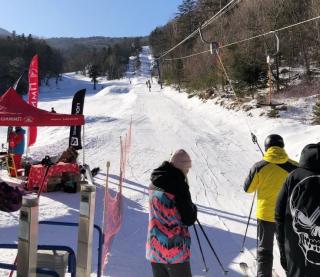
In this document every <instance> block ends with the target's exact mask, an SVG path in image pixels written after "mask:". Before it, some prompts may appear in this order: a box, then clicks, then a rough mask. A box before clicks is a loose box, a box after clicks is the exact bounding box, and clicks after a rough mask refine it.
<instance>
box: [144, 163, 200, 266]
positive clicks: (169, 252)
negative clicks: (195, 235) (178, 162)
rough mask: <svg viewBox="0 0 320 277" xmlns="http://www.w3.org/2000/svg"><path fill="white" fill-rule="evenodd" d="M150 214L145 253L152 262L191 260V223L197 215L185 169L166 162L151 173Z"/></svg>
mask: <svg viewBox="0 0 320 277" xmlns="http://www.w3.org/2000/svg"><path fill="white" fill-rule="evenodd" d="M151 181H152V184H151V185H150V188H149V199H150V202H149V203H150V214H149V226H148V238H147V247H146V250H147V251H146V257H147V259H148V260H149V261H150V262H153V263H164V264H176V263H184V262H187V261H189V258H190V245H191V239H190V234H189V231H188V227H187V226H188V225H192V224H193V223H194V222H195V220H196V218H197V209H196V206H195V205H194V204H193V203H192V201H191V196H190V192H189V186H188V184H187V182H186V177H185V176H184V175H183V173H182V172H181V171H180V170H179V169H176V168H175V167H174V166H172V165H171V164H170V163H169V162H164V163H163V164H162V165H161V166H160V167H159V168H157V169H155V170H154V171H153V173H152V175H151Z"/></svg>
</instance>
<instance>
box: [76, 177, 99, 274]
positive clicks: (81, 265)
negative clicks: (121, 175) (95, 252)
mask: <svg viewBox="0 0 320 277" xmlns="http://www.w3.org/2000/svg"><path fill="white" fill-rule="evenodd" d="M95 197H96V187H95V186H93V185H88V183H85V184H83V185H82V186H81V192H80V220H79V231H78V247H77V277H89V276H90V274H91V266H92V240H93V228H94V227H93V224H94V210H95Z"/></svg>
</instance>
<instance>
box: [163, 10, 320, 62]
mask: <svg viewBox="0 0 320 277" xmlns="http://www.w3.org/2000/svg"><path fill="white" fill-rule="evenodd" d="M317 19H320V15H319V16H316V17H313V18H310V19H307V20H304V21H300V22H298V23H295V24H292V25H288V26H285V27H282V28H279V29H276V30H272V31H269V32H266V33H263V34H259V35H256V36H252V37H249V38H245V39H242V40H238V41H234V42H231V43H228V44H225V45H222V46H219V49H223V48H227V47H230V46H233V45H236V44H240V43H243V42H247V41H250V40H253V39H257V38H260V37H265V36H267V35H271V34H273V35H276V33H277V32H280V31H283V30H286V29H290V28H293V27H296V26H298V25H302V24H305V23H308V22H311V21H314V20H317ZM197 31H198V30H197ZM276 37H277V36H276ZM278 43H279V42H278V41H277V47H278ZM209 52H210V50H206V51H202V52H198V53H193V54H190V55H188V56H183V57H176V58H172V59H163V60H164V61H173V60H183V59H187V58H190V57H194V56H198V55H201V54H204V53H209Z"/></svg>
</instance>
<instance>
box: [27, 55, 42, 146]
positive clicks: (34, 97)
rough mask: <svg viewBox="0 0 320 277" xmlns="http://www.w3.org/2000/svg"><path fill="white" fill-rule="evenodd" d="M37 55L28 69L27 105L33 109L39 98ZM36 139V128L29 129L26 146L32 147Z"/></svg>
mask: <svg viewBox="0 0 320 277" xmlns="http://www.w3.org/2000/svg"><path fill="white" fill-rule="evenodd" d="M38 67H39V60H38V55H35V56H34V57H33V58H32V61H31V63H30V67H29V92H28V103H29V104H30V105H31V106H33V107H38V98H39V80H38ZM36 139H37V127H29V131H28V146H31V145H33V144H34V143H35V142H36Z"/></svg>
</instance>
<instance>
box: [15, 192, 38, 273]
mask: <svg viewBox="0 0 320 277" xmlns="http://www.w3.org/2000/svg"><path fill="white" fill-rule="evenodd" d="M38 215H39V201H38V197H37V196H36V195H25V196H23V198H22V206H21V209H20V218H19V237H18V256H17V276H18V277H25V276H28V277H36V272H37V248H38V228H39V226H38Z"/></svg>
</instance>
